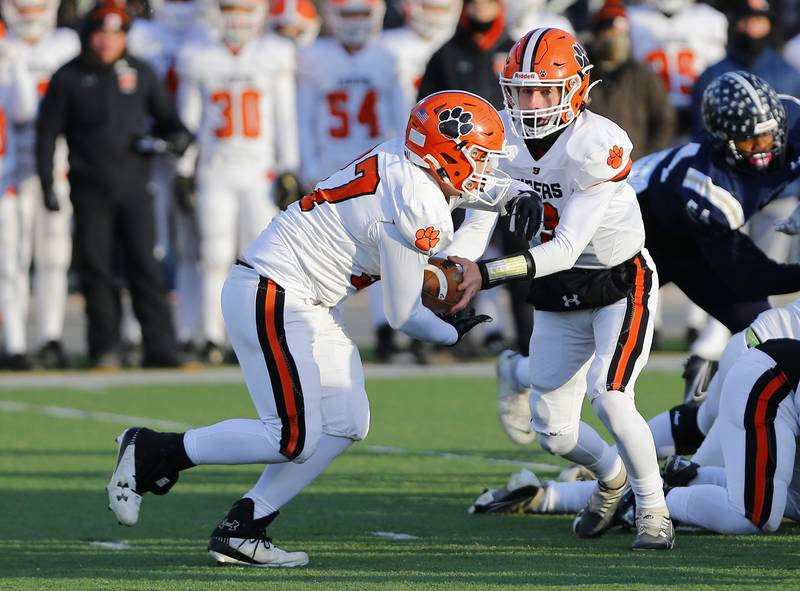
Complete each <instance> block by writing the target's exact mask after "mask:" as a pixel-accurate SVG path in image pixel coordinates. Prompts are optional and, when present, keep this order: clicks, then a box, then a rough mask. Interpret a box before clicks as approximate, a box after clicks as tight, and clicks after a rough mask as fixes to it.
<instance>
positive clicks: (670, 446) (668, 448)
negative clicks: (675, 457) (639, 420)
mask: <svg viewBox="0 0 800 591" xmlns="http://www.w3.org/2000/svg"><path fill="white" fill-rule="evenodd" d="M647 426H648V427H650V432H651V433H652V434H653V441H654V443H655V445H656V456H658V458H666V457H668V456H671V455H672V454H674V453H675V440H674V439H672V422H671V421H670V419H669V411H665V412H662V413H660V414H657V415H656V416H654V417H653V418H652V419H650V420H649V421H648V423H647Z"/></svg>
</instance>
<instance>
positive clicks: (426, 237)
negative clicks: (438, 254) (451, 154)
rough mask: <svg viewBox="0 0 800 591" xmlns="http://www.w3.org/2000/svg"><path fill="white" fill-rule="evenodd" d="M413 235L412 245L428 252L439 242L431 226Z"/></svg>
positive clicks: (437, 233) (434, 229) (436, 233)
mask: <svg viewBox="0 0 800 591" xmlns="http://www.w3.org/2000/svg"><path fill="white" fill-rule="evenodd" d="M456 108H458V107H456ZM454 110H455V109H454ZM414 237H415V238H416V240H415V241H414V245H415V246H416V247H417V248H419V249H420V250H424V251H425V252H428V251H429V250H431V249H432V248H435V247H436V245H437V244H439V230H437V229H436V228H434V227H433V226H428V227H427V228H425V229H423V228H420V229H419V230H417V233H416V235H415V236H414Z"/></svg>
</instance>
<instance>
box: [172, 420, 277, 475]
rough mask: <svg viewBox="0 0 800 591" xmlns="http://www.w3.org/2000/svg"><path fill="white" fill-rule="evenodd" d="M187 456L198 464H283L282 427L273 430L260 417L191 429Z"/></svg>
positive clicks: (186, 446) (188, 434)
mask: <svg viewBox="0 0 800 591" xmlns="http://www.w3.org/2000/svg"><path fill="white" fill-rule="evenodd" d="M183 445H184V447H185V448H186V455H188V456H189V459H190V460H192V462H193V463H194V464H197V465H200V464H279V463H283V462H288V461H289V460H288V458H287V457H286V456H285V455H283V454H282V453H280V451H279V449H280V428H278V429H277V433H273V432H272V430H271V429H270V428H269V426H268V425H267V424H266V423H264V422H262V421H259V420H257V419H230V420H227V421H222V422H221V423H216V424H215V425H209V426H208V427H201V428H199V429H190V430H188V431H187V432H186V434H185V435H184V436H183Z"/></svg>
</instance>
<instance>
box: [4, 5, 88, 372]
mask: <svg viewBox="0 0 800 591" xmlns="http://www.w3.org/2000/svg"><path fill="white" fill-rule="evenodd" d="M57 11H58V2H57V1H55V0H3V1H2V12H3V19H4V20H5V22H6V24H7V25H8V41H9V42H10V43H11V45H13V47H14V49H15V50H16V51H17V53H18V59H20V60H22V62H23V64H24V65H25V67H27V68H28V70H29V71H30V74H31V76H33V79H34V83H35V84H36V89H37V92H38V96H39V98H40V99H41V98H42V97H43V96H44V93H45V91H46V90H47V85H48V84H49V82H50V77H51V76H52V75H53V72H55V71H56V70H57V69H58V68H60V67H61V66H62V65H64V64H65V63H67V62H68V61H69V60H71V59H72V58H73V57H75V56H76V55H78V53H79V52H80V48H81V45H80V40H79V39H78V35H77V33H75V31H73V30H71V29H66V28H58V29H57V28H56V12H57ZM35 127H36V125H35V121H33V120H30V121H29V122H28V123H25V124H21V125H16V130H15V131H16V136H17V137H16V144H17V149H16V151H17V154H16V158H17V162H16V168H17V183H16V184H17V192H18V195H19V205H20V212H21V218H20V221H21V224H20V233H19V249H20V258H19V262H20V265H19V267H18V274H17V276H16V279H15V282H16V290H17V295H16V301H15V302H14V304H13V306H12V307H11V308H9V309H8V310H7V312H5V313H4V319H3V320H4V323H5V326H6V330H7V331H8V333H9V336H12V337H13V338H12V341H11V342H7V343H6V345H7V349H6V354H7V355H9V356H10V362H11V363H12V365H13V366H14V368H15V369H29V368H30V359H29V358H28V355H27V352H28V344H27V339H26V337H25V324H26V320H27V316H28V309H29V302H30V299H31V286H30V279H29V277H30V268H31V260H33V261H35V271H34V299H33V304H34V309H35V315H36V325H37V330H36V343H37V347H39V354H38V357H39V360H40V361H41V363H42V364H43V365H44V366H45V367H48V368H64V367H67V365H68V360H67V357H66V354H65V353H64V347H63V345H62V343H61V339H62V336H63V331H64V314H65V308H66V305H67V269H68V267H69V264H70V255H71V254H72V237H71V234H70V223H71V220H72V204H71V203H70V200H69V184H68V183H67V146H66V144H65V143H64V141H63V139H62V140H59V142H58V145H57V146H56V156H55V162H56V170H55V176H54V178H55V185H54V187H53V192H54V196H55V198H56V199H57V200H58V205H59V210H58V211H51V210H49V209H48V208H46V207H45V202H44V196H43V195H42V187H41V184H40V182H39V177H38V176H37V175H36V159H35V156H34V143H35V136H36V129H35Z"/></svg>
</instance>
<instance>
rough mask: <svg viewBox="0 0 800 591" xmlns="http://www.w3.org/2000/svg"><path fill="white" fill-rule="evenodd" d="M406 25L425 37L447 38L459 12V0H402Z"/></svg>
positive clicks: (453, 29) (452, 29)
mask: <svg viewBox="0 0 800 591" xmlns="http://www.w3.org/2000/svg"><path fill="white" fill-rule="evenodd" d="M403 13H404V14H405V17H406V22H407V23H408V26H409V27H411V28H412V29H414V31H416V32H417V34H418V35H419V36H420V37H424V38H425V39H448V38H450V36H452V34H453V32H454V31H455V28H456V23H457V22H458V15H459V14H460V13H461V0H404V1H403Z"/></svg>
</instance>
